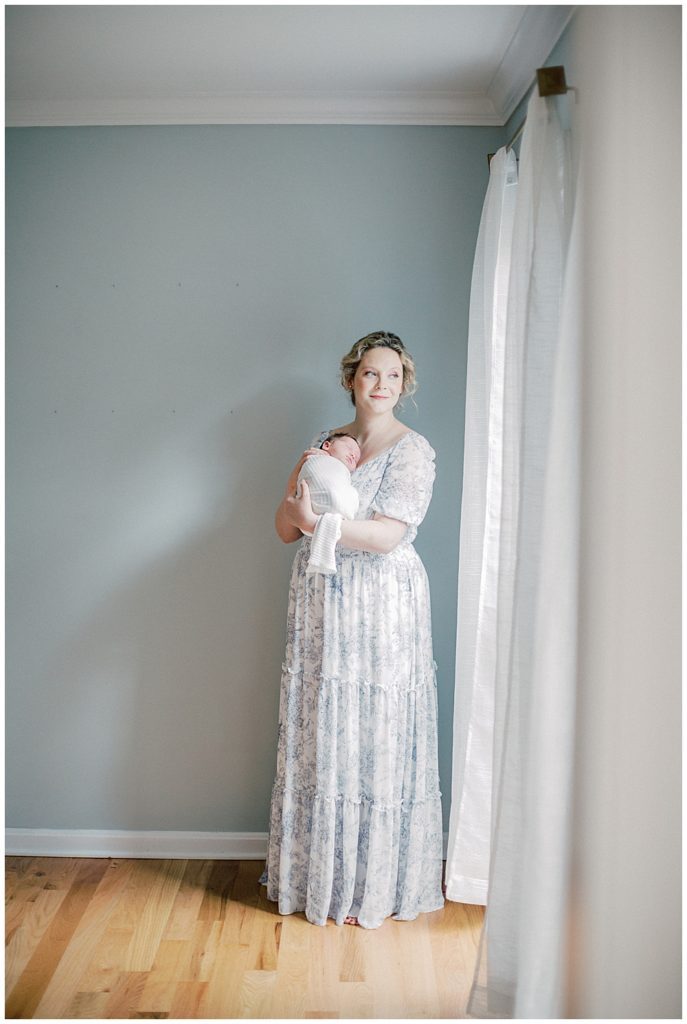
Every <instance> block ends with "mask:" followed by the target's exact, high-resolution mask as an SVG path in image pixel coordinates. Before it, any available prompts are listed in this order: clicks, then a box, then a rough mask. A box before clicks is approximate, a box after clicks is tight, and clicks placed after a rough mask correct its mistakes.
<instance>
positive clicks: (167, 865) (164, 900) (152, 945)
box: [127, 860, 187, 972]
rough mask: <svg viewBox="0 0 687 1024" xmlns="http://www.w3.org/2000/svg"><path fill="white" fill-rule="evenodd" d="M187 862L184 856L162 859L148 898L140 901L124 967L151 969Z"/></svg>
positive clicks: (130, 969) (128, 968) (140, 969)
mask: <svg viewBox="0 0 687 1024" xmlns="http://www.w3.org/2000/svg"><path fill="white" fill-rule="evenodd" d="M186 863H187V862H186V861H185V860H167V861H164V862H163V865H162V867H161V869H160V871H159V872H158V873H157V874H156V875H155V876H154V877H153V879H152V880H151V885H150V887H149V891H148V898H147V899H146V900H145V902H144V904H143V911H142V913H141V917H140V919H139V920H138V922H137V923H136V927H135V928H134V934H133V936H132V938H131V945H130V947H129V959H128V963H127V970H129V971H131V972H138V971H150V970H152V967H153V963H154V962H155V956H156V954H157V951H158V947H159V945H160V941H161V939H162V934H163V932H164V930H165V928H166V926H167V921H168V919H169V915H170V913H171V911H172V906H173V904H174V900H175V899H176V895H177V892H178V891H179V886H180V885H181V879H182V877H183V874H184V871H185V869H186Z"/></svg>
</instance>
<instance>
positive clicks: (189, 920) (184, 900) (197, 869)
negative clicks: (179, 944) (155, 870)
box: [162, 860, 212, 939]
mask: <svg viewBox="0 0 687 1024" xmlns="http://www.w3.org/2000/svg"><path fill="white" fill-rule="evenodd" d="M211 872H212V861H210V860H189V861H187V862H186V870H185V871H184V876H183V878H182V879H181V885H180V886H179V891H178V892H177V895H176V899H175V900H174V903H173V905H172V911H171V913H170V915H169V920H168V921H167V927H166V928H165V930H164V933H163V936H162V938H163V939H190V938H192V936H193V930H194V928H195V924H196V921H197V920H198V916H199V913H198V912H199V910H200V907H201V906H202V903H203V900H204V898H205V889H206V886H207V881H208V879H209V877H210V874H211Z"/></svg>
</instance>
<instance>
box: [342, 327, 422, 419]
mask: <svg viewBox="0 0 687 1024" xmlns="http://www.w3.org/2000/svg"><path fill="white" fill-rule="evenodd" d="M373 348H390V349H392V350H393V351H394V352H396V353H397V355H398V357H399V359H400V360H401V364H402V366H403V389H402V391H401V397H402V398H405V397H407V396H409V395H413V394H414V393H415V392H416V391H417V377H416V374H415V363H414V362H413V357H412V356H411V354H410V352H408V351H407V349H406V347H405V345H404V344H403V342H402V341H401V339H400V338H399V336H398V335H397V334H392V333H391V331H373V332H372V334H366V335H365V337H364V338H360V339H359V340H358V341H356V343H355V345H354V346H353V348H352V349H351V351H350V352H348V353H347V354H346V355H345V356H344V357H343V359H342V360H341V386H342V387H343V388H344V389H345V390H346V391H350V393H351V402H352V403H353V405H355V395H354V394H353V378H354V377H355V371H356V370H357V369H358V366H359V365H360V360H361V359H362V358H363V356H364V355H365V353H366V352H369V351H370V349H373Z"/></svg>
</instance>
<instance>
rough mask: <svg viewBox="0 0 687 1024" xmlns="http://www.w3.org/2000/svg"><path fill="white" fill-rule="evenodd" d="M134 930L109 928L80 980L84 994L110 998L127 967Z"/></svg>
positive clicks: (96, 945)
mask: <svg viewBox="0 0 687 1024" xmlns="http://www.w3.org/2000/svg"><path fill="white" fill-rule="evenodd" d="M132 935H133V928H111V927H107V928H106V929H105V931H104V933H103V935H102V937H101V938H100V940H99V941H98V942H96V943H95V945H94V948H93V950H92V953H91V955H90V958H87V959H90V962H89V963H88V966H87V967H86V970H85V972H84V974H83V975H82V976H81V978H80V980H79V989H80V990H82V991H83V992H99V993H105V994H106V995H108V996H109V993H110V992H111V991H112V988H113V986H114V984H115V982H116V980H117V978H118V977H119V975H120V974H121V972H122V971H123V970H124V968H125V966H126V961H127V955H128V951H129V945H130V944H131V936H132Z"/></svg>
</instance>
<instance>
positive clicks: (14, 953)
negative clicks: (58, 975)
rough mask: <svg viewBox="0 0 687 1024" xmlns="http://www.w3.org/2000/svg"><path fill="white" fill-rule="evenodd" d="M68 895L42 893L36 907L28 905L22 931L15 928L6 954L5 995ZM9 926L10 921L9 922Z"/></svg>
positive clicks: (20, 925)
mask: <svg viewBox="0 0 687 1024" xmlns="http://www.w3.org/2000/svg"><path fill="white" fill-rule="evenodd" d="M65 896H66V893H65V892H64V891H63V890H59V889H55V890H52V891H50V890H46V889H41V891H40V892H39V893H38V896H37V897H36V899H35V901H34V902H33V903H28V904H27V905H26V908H25V910H24V913H23V914H22V919H21V923H20V924H19V925H18V927H16V928H14V927H11V928H10V930H9V931H8V934H9V935H11V938H10V941H9V942H8V944H7V950H6V952H5V991H7V992H10V991H11V990H12V989H13V988H14V986H15V985H16V984H17V982H18V981H19V978H20V977H21V975H22V972H23V971H24V968H25V967H26V965H27V964H28V962H29V960H30V959H31V957H32V956H33V953H34V951H35V949H36V947H37V946H38V944H39V943H40V941H41V939H42V938H43V936H44V935H45V933H46V931H47V930H48V928H49V927H50V925H51V924H52V921H53V919H54V917H55V914H56V913H57V912H58V910H59V909H60V907H61V906H62V903H63V901H64V898H65ZM5 923H6V924H9V921H6V922H5Z"/></svg>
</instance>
